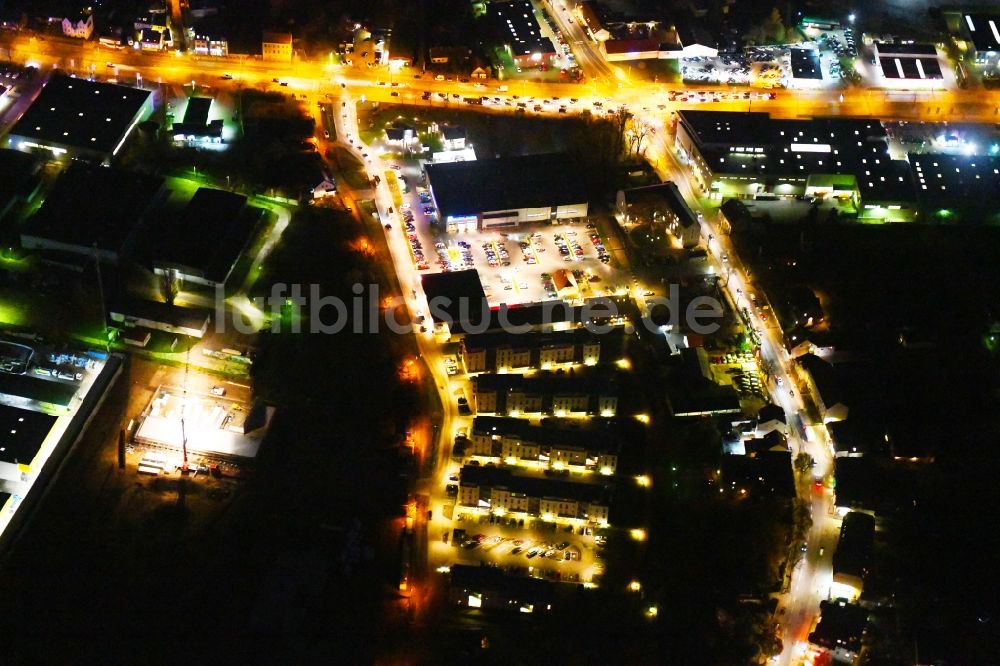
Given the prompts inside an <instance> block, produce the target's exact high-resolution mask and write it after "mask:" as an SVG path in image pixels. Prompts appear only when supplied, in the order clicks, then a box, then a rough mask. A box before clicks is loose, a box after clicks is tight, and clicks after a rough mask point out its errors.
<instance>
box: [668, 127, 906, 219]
mask: <svg viewBox="0 0 1000 666" xmlns="http://www.w3.org/2000/svg"><path fill="white" fill-rule="evenodd" d="M678 118H679V121H678V125H677V137H676V140H675V147H676V149H677V150H678V152H679V153H680V155H681V157H682V159H684V160H685V161H686V162H687V164H688V166H689V167H690V169H689V172H690V174H691V176H692V180H693V181H694V184H695V185H696V186H697V187H698V188H700V189H701V191H703V192H706V193H707V194H708V196H710V197H712V198H716V199H722V198H730V197H738V198H754V197H756V196H757V195H760V194H767V195H771V198H773V196H777V197H788V198H791V197H794V196H796V195H803V194H804V195H807V196H815V197H818V198H835V199H839V200H840V201H841V202H842V203H844V204H852V205H853V206H854V208H855V209H856V210H857V211H858V215H859V217H862V218H867V219H886V220H908V219H913V217H915V215H916V189H915V188H914V185H913V178H912V175H911V173H910V165H909V164H908V163H907V162H906V161H905V160H894V159H892V157H891V156H890V155H889V144H888V141H887V135H886V131H885V127H883V126H882V123H881V121H879V120H877V119H873V118H815V119H809V120H793V119H787V120H786V119H782V120H773V119H772V118H771V117H770V116H769V115H768V114H767V113H762V112H757V111H755V112H752V113H731V112H724V111H680V112H678Z"/></svg>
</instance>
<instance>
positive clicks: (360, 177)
mask: <svg viewBox="0 0 1000 666" xmlns="http://www.w3.org/2000/svg"><path fill="white" fill-rule="evenodd" d="M334 157H335V159H336V162H337V166H338V173H339V175H340V177H341V179H342V180H343V181H344V182H346V183H347V184H348V185H349V186H350V187H351V188H352V189H355V190H365V189H368V188H369V187H371V182H370V181H369V180H368V172H367V171H365V167H364V165H363V164H362V163H361V162H360V161H359V160H358V158H356V157H355V156H354V155H352V154H351V152H350V151H348V150H347V149H346V148H342V147H339V146H338V147H337V149H336V152H335V153H334Z"/></svg>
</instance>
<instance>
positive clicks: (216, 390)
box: [212, 386, 226, 395]
mask: <svg viewBox="0 0 1000 666" xmlns="http://www.w3.org/2000/svg"><path fill="white" fill-rule="evenodd" d="M212 395H226V388H225V387H224V386H213V387H212Z"/></svg>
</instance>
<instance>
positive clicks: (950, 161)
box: [908, 153, 1000, 206]
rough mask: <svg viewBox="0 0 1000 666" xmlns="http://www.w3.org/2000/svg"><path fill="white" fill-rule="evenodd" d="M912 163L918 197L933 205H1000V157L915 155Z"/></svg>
mask: <svg viewBox="0 0 1000 666" xmlns="http://www.w3.org/2000/svg"><path fill="white" fill-rule="evenodd" d="M908 159H909V161H910V165H911V166H912V168H913V175H914V179H915V181H916V185H917V194H918V195H919V196H920V197H921V198H922V199H925V200H927V201H928V202H929V203H942V204H951V205H956V204H961V205H963V206H965V205H970V204H972V205H975V204H977V203H980V204H990V205H996V202H997V201H1000V157H988V156H985V155H968V156H967V155H935V154H916V153H911V154H910V155H909V156H908Z"/></svg>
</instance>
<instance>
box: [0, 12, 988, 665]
mask: <svg viewBox="0 0 1000 666" xmlns="http://www.w3.org/2000/svg"><path fill="white" fill-rule="evenodd" d="M556 2H558V0H556ZM552 14H553V15H554V16H555V17H556V18H555V20H556V22H557V24H558V25H559V27H560V29H562V30H564V32H565V33H566V34H567V35H568V39H567V41H568V42H569V43H570V44H571V46H572V47H573V48H574V51H575V52H576V54H577V58H578V61H579V62H580V64H581V66H582V67H583V68H584V69H585V71H587V72H588V73H589V74H590V75H591V77H592V81H591V83H588V84H584V85H573V84H565V83H538V82H531V81H524V82H519V83H518V84H517V85H516V86H515V87H516V89H517V92H518V93H519V95H518V97H520V98H527V97H534V98H536V100H541V99H545V98H553V97H556V98H560V101H559V103H561V104H566V106H567V112H568V113H576V112H579V111H580V110H582V109H585V108H586V109H591V110H593V109H595V108H597V107H595V106H594V104H593V102H594V101H602V102H603V103H605V108H607V106H609V105H613V106H617V105H619V104H624V105H627V106H628V107H629V108H630V110H632V111H633V112H636V113H638V114H640V115H641V116H643V117H644V118H646V119H647V120H648V121H649V122H650V124H653V125H654V126H657V127H660V128H663V127H665V125H666V122H665V121H666V120H667V118H669V114H670V113H671V112H673V111H676V110H678V109H683V108H711V109H713V110H720V111H749V110H754V111H767V112H769V113H771V114H772V115H773V116H775V117H790V118H798V117H814V116H827V115H838V116H855V117H865V116H874V117H878V118H881V119H883V120H924V121H945V120H947V121H950V122H957V121H965V122H997V120H998V119H1000V92H998V91H984V90H957V91H942V92H927V93H890V92H885V91H876V90H864V89H853V88H852V89H847V90H843V91H841V90H823V91H788V90H782V91H780V92H778V93H777V97H776V99H774V100H753V101H746V100H726V101H719V102H697V101H694V100H693V99H688V100H687V101H683V100H675V101H670V99H669V95H668V91H669V90H671V89H673V90H684V87H683V86H680V85H674V86H669V87H668V86H665V85H663V84H660V85H647V84H636V83H633V82H630V81H627V80H622V77H621V75H620V73H616V71H617V70H615V69H613V68H612V67H611V66H609V65H607V63H604V62H603V60H601V59H600V58H599V55H596V54H595V53H594V49H593V46H592V44H590V42H587V41H586V39H585V38H584V37H583V36H582V31H581V30H580V28H579V25H578V22H577V24H574V25H570V24H568V20H567V19H564V18H563V17H561V16H560V14H559V13H558V12H552ZM4 51H6V52H7V53H6V55H8V56H9V58H10V59H11V60H13V61H14V62H26V63H33V64H37V65H39V66H40V67H42V68H43V69H44V68H47V67H55V66H58V67H62V68H64V69H68V70H70V71H74V72H76V73H78V74H80V75H87V74H95V75H97V76H99V77H102V78H107V77H108V76H109V75H111V76H116V77H117V78H118V80H120V81H123V82H125V81H130V82H132V81H138V80H139V76H137V75H141V78H142V80H143V81H144V82H145V83H146V84H150V83H152V82H163V83H168V82H169V83H184V82H189V81H191V80H195V81H196V82H197V83H199V84H201V85H205V86H208V87H210V88H211V87H239V86H245V85H254V86H265V87H268V86H270V87H272V88H274V89H276V90H287V91H288V92H294V93H296V94H302V93H308V94H310V95H309V96H310V97H312V96H313V95H316V94H327V95H335V96H338V99H343V100H345V101H348V104H347V109H348V118H346V119H344V118H342V117H341V116H340V115H339V114H335V115H334V118H335V120H336V122H337V141H338V142H340V145H343V146H344V147H345V148H347V149H348V150H351V151H353V152H354V153H355V154H356V155H358V157H359V159H361V160H362V162H364V163H365V164H366V166H368V167H370V168H371V172H372V173H377V172H378V171H380V170H381V169H382V168H383V167H384V165H381V164H377V162H378V160H377V158H374V157H371V156H370V157H369V158H364V157H363V156H362V154H361V153H362V152H363V151H362V150H359V149H358V147H357V146H352V145H350V144H348V143H344V142H343V140H342V137H344V136H346V135H347V134H351V135H353V136H354V137H357V136H358V133H357V118H356V117H355V115H354V104H353V103H352V102H353V101H355V100H357V99H361V98H362V97H363V98H366V99H368V100H377V101H383V102H393V103H407V104H414V105H440V104H441V103H442V102H441V100H440V99H437V100H435V99H433V98H432V99H430V100H424V99H422V93H424V92H431V93H446V94H448V95H452V96H454V95H458V96H459V97H466V96H476V97H478V96H481V95H486V94H487V93H489V95H490V96H499V97H501V106H500V107H499V108H496V107H480V106H476V107H473V109H474V110H476V111H483V112H494V113H513V112H514V107H513V104H507V103H506V102H512V101H513V98H514V95H513V94H506V93H505V94H499V93H498V91H494V90H493V89H492V88H490V87H484V86H483V85H482V84H480V85H476V84H473V83H471V82H470V83H462V82H456V81H436V80H433V79H430V78H428V77H424V78H421V79H415V78H413V76H412V75H411V74H408V75H398V74H397V75H393V74H391V73H389V72H388V71H386V70H357V69H350V68H343V67H339V66H332V65H324V64H321V63H304V62H296V63H291V64H281V63H270V62H264V61H261V60H259V59H256V58H251V57H232V58H228V59H217V58H208V57H204V58H200V57H194V56H191V55H174V54H161V53H156V54H153V53H139V52H132V51H115V50H109V49H104V48H102V47H99V46H97V45H96V44H95V43H93V42H88V43H84V44H81V43H79V42H70V41H68V40H62V39H56V38H45V39H41V38H31V37H29V36H26V35H20V34H16V33H5V34H2V35H0V54H3V53H4ZM108 63H112V64H114V65H117V66H116V67H108V66H107V65H108ZM223 75H229V76H231V77H232V79H231V80H224V79H222V78H221V77H222V76H223ZM273 79H278V80H279V81H284V82H286V83H287V87H283V86H282V87H279V85H278V84H277V83H275V82H274V81H273ZM615 79H617V80H615ZM380 83H381V84H382V85H379V84H380ZM392 83H396V84H397V85H396V86H392V85H391V84H392ZM341 84H343V85H341ZM690 89H691V88H688V90H690ZM695 89H696V90H711V89H713V88H712V87H710V86H698V87H696V88H695ZM725 90H726V91H735V90H741V91H742V90H746V89H745V88H736V87H727V88H726V89H725ZM393 93H396V94H393ZM570 97H577V98H579V102H578V103H576V104H569V103H568V98H570ZM453 99H454V97H451V98H449V102H448V103H454V102H452V101H451V100H453ZM25 106H26V104H25V103H24V102H23V101H21V100H19V101H18V103H17V104H15V107H16V108H14V109H10V110H8V113H7V114H6V118H5V121H6V122H8V123H9V122H12V121H13V120H16V118H17V117H19V116H20V112H21V111H23V107H25ZM550 108H551V110H550V111H548V112H547V113H549V114H551V115H557V114H558V111H557V109H558V104H556V105H553V106H552V107H550ZM654 143H661V142H654ZM659 150H660V154H657V149H656V148H652V149H651V150H650V154H649V157H650V158H651V161H652V162H653V163H654V164H655V165H656V167H657V169H658V171H659V172H660V174H661V176H663V177H668V178H671V179H672V180H675V181H676V182H677V183H678V184H679V185H680V186H681V188H682V190H683V191H684V193H685V195H686V197H687V199H688V201H689V203H695V202H696V201H697V198H696V197H695V196H694V195H693V193H692V192H691V190H690V187H689V186H688V183H687V179H686V178H685V177H684V169H683V168H682V167H681V165H678V164H677V163H676V162H675V161H674V160H673V157H672V156H671V155H669V154H668V153H667V151H665V150H664V149H663V148H662V147H661V148H660V149H659ZM372 160H375V162H376V163H373V162H372ZM374 197H375V201H376V204H377V206H378V209H379V211H380V216H381V217H382V219H383V220H388V217H389V216H388V215H387V210H388V208H389V207H390V206H391V205H392V204H391V201H392V199H391V194H390V193H389V192H388V190H387V188H386V186H385V183H384V181H383V183H382V184H380V185H379V186H378V187H376V188H375V189H374ZM694 209H695V210H699V208H698V206H697V205H696V203H695V205H694ZM709 234H712V235H713V236H714V241H713V242H714V243H715V245H714V246H713V248H712V249H713V253H712V259H711V260H712V261H713V262H714V264H715V266H716V269H717V271H719V272H720V273H729V275H730V279H729V280H728V283H727V284H728V292H729V297H730V299H731V300H732V302H733V303H734V304H739V303H740V301H741V299H742V298H744V295H745V294H746V293H749V292H750V291H751V290H753V286H752V285H747V284H744V281H743V280H742V279H741V276H743V275H745V274H746V273H745V272H744V271H743V267H742V265H741V263H740V261H739V257H738V256H737V254H736V252H735V251H734V250H733V248H732V246H731V244H730V243H729V240H728V238H727V237H726V236H725V235H724V234H723V233H721V229H718V228H717V227H716V224H715V221H714V219H711V218H710V216H706V222H705V236H706V237H707V236H708V235H709ZM388 244H389V248H390V251H391V253H392V257H393V262H394V265H395V266H396V269H397V274H398V278H399V281H400V284H401V286H402V288H403V296H404V299H405V300H406V304H407V306H408V307H409V308H410V311H411V312H416V311H423V312H425V313H426V312H427V303H426V299H425V297H424V295H423V293H422V289H421V285H420V281H419V278H418V275H417V274H416V271H414V270H413V267H412V262H411V258H410V254H409V248H408V247H407V246H406V240H405V238H403V237H402V235H401V234H390V235H389V237H388ZM427 249H429V248H427ZM723 253H725V254H727V255H728V256H729V262H728V263H726V262H721V261H719V257H720V256H721V255H722V254H723ZM724 263H726V265H724ZM730 268H731V269H732V271H731V272H730ZM760 334H761V340H762V344H761V354H762V357H763V359H764V360H765V361H766V362H767V363H769V364H770V365H771V366H772V367H773V368H774V370H773V374H774V375H775V377H780V378H781V379H782V384H783V386H784V387H785V388H784V389H782V388H780V387H778V386H777V384H776V383H774V382H772V383H770V385H769V388H770V390H771V394H772V399H773V400H775V402H776V403H777V404H780V405H782V407H783V408H784V409H785V411H786V413H788V414H789V415H796V416H797V417H798V418H803V419H804V418H805V412H804V410H803V401H802V400H803V395H802V391H803V389H804V388H805V387H799V390H798V391H797V393H796V396H794V397H793V396H791V395H790V394H789V393H788V390H787V389H788V387H792V386H795V383H794V380H793V377H792V376H791V374H790V372H789V371H790V364H789V359H788V356H787V353H786V352H785V350H784V348H783V346H782V343H781V339H780V331H778V330H777V328H776V327H775V326H763V327H761V328H760ZM417 340H418V346H419V349H420V353H421V355H422V356H423V358H424V360H425V361H426V362H427V366H428V368H429V369H430V372H431V375H432V378H433V381H434V382H435V384H436V386H437V387H438V390H439V393H440V396H441V400H442V404H443V405H444V416H443V419H442V423H441V427H440V430H439V431H438V433H439V437H440V441H439V445H438V447H437V450H438V452H439V455H438V461H437V465H436V470H435V473H434V476H433V478H435V479H438V478H441V475H442V474H443V472H444V467H445V465H446V464H447V461H448V460H449V458H450V448H451V437H452V435H453V433H454V431H455V429H456V428H457V427H460V425H459V424H461V423H464V422H465V421H466V420H467V419H465V418H464V417H463V418H461V419H460V418H459V416H458V414H457V408H456V403H455V395H456V392H457V391H459V390H461V389H462V382H461V380H455V379H454V378H450V377H448V376H447V374H446V373H445V370H444V366H443V362H442V360H443V355H444V351H443V348H442V345H441V343H440V342H439V341H438V340H436V339H435V336H434V334H433V332H431V331H428V332H427V333H426V334H418V335H417ZM467 394H468V392H467ZM792 443H793V448H794V451H795V452H798V451H806V452H808V453H809V454H810V455H812V456H813V458H814V459H815V460H816V461H817V466H816V473H817V474H819V475H824V474H827V473H828V472H830V471H831V470H832V454H831V449H830V444H829V435H828V433H827V432H826V429H825V427H823V426H822V424H816V425H813V426H811V427H809V428H807V437H806V438H805V439H803V438H801V437H799V436H798V435H797V434H796V435H793V437H792ZM430 506H431V510H432V511H433V512H434V514H433V515H434V516H435V518H434V520H433V521H432V528H431V529H432V530H434V529H437V528H439V527H441V526H442V525H444V524H446V522H445V518H444V517H443V516H442V517H438V513H439V512H440V510H441V507H442V506H443V504H435V498H434V496H433V495H432V497H431V504H430ZM811 506H812V515H813V522H814V527H813V529H812V532H811V533H810V539H809V543H810V546H809V552H808V553H807V556H806V558H805V559H804V561H803V563H802V564H800V565H799V569H798V570H797V571H796V572H795V574H794V575H793V578H792V583H791V586H790V591H789V593H788V594H787V596H786V597H784V598H783V599H782V600H781V607H782V608H784V609H785V611H784V620H783V636H782V638H783V639H784V641H785V651H784V653H783V654H782V656H781V658H780V660H779V661H780V663H783V664H784V663H791V662H792V661H794V660H796V659H798V658H799V657H800V648H801V641H803V640H805V638H806V636H807V635H808V632H809V630H810V628H811V626H812V623H813V622H814V621H815V617H816V614H817V612H818V601H819V599H820V598H822V595H824V594H825V587H826V586H828V584H829V583H828V581H829V577H830V575H831V558H832V552H833V550H834V548H833V547H831V545H832V544H833V543H835V539H836V519H835V518H832V517H831V513H830V498H829V495H828V491H825V490H824V491H823V492H822V493H819V494H818V495H817V496H814V497H813V499H812V501H811ZM435 521H442V522H441V524H437V523H436V522H435ZM431 534H432V535H433V534H434V532H433V531H432V532H431ZM432 542H433V539H432ZM821 547H823V549H824V555H823V556H820V555H819V549H820V548H821Z"/></svg>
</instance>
